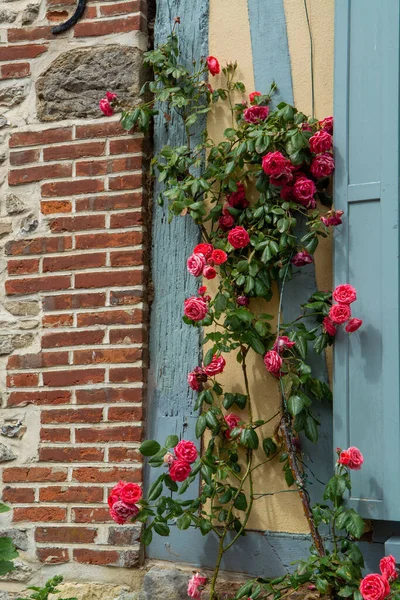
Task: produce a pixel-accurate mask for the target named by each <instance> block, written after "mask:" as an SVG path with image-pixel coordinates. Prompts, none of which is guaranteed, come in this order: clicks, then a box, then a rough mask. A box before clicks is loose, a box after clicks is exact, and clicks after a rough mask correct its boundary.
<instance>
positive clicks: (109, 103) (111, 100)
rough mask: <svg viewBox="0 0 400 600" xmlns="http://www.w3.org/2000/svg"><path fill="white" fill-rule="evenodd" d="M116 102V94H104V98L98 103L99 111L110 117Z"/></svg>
mask: <svg viewBox="0 0 400 600" xmlns="http://www.w3.org/2000/svg"><path fill="white" fill-rule="evenodd" d="M116 101H117V94H114V93H113V92H106V95H105V98H102V99H101V100H100V102H99V106H100V110H101V112H102V113H104V114H105V115H106V117H112V115H113V114H114V106H115V103H116Z"/></svg>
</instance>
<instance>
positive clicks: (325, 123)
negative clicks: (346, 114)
mask: <svg viewBox="0 0 400 600" xmlns="http://www.w3.org/2000/svg"><path fill="white" fill-rule="evenodd" d="M319 125H320V127H321V128H322V129H323V130H324V131H326V132H327V133H330V135H332V134H333V117H325V119H323V120H322V121H320V122H319Z"/></svg>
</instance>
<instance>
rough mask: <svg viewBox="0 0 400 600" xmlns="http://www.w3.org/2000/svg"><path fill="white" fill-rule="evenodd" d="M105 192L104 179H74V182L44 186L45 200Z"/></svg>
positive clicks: (61, 182)
mask: <svg viewBox="0 0 400 600" xmlns="http://www.w3.org/2000/svg"><path fill="white" fill-rule="evenodd" d="M103 191H104V181H103V180H102V179H74V180H72V181H57V182H53V183H44V184H43V185H42V196H44V197H45V198H54V197H57V196H74V195H80V194H92V193H94V192H103Z"/></svg>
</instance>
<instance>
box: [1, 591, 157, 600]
mask: <svg viewBox="0 0 400 600" xmlns="http://www.w3.org/2000/svg"><path fill="white" fill-rule="evenodd" d="M0 600H1V598H0ZM114 600H148V596H147V594H146V593H145V592H122V594H120V595H119V596H117V597H116V598H114Z"/></svg>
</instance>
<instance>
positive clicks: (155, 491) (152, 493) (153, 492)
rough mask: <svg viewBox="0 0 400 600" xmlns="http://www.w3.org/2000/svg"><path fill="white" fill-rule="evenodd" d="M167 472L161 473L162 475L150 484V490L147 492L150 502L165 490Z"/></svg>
mask: <svg viewBox="0 0 400 600" xmlns="http://www.w3.org/2000/svg"><path fill="white" fill-rule="evenodd" d="M164 477H165V474H163V475H160V477H159V478H158V479H157V480H156V481H155V482H154V483H153V485H152V486H150V489H149V492H148V494H147V499H148V500H149V502H153V500H157V498H158V497H159V496H161V493H162V491H163V482H164Z"/></svg>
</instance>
